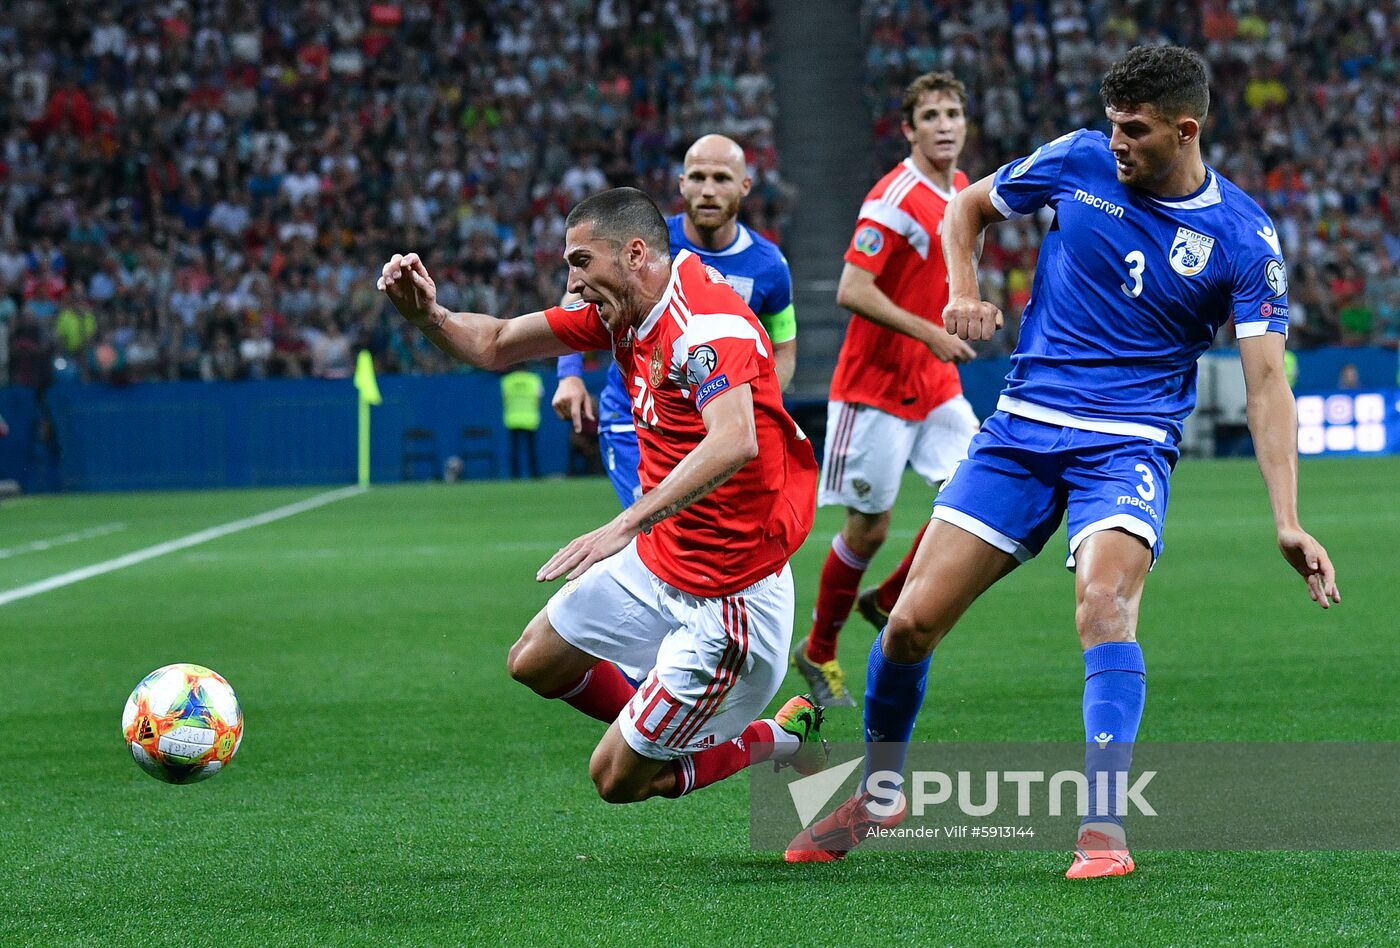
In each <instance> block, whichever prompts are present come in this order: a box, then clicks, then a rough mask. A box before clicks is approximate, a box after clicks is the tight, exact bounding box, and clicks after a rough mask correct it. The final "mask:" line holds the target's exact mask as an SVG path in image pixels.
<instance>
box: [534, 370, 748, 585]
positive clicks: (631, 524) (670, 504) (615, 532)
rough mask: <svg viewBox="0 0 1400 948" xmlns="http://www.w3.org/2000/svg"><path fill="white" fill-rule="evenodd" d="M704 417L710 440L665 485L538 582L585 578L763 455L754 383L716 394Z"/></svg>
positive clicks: (581, 541)
mask: <svg viewBox="0 0 1400 948" xmlns="http://www.w3.org/2000/svg"><path fill="white" fill-rule="evenodd" d="M700 415H701V417H702V418H704V420H705V437H703V438H701V439H700V443H699V444H697V445H696V446H695V447H694V449H692V450H691V452H690V453H689V454H687V455H686V456H685V457H684V458H682V459H681V462H680V463H679V464H677V465H676V466H675V467H674V468H672V470H671V473H670V474H667V475H666V477H665V479H664V480H662V481H661V483H660V484H657V485H656V487H655V488H654V489H652V490H649V491H647V492H646V493H645V494H643V495H642V498H641V499H640V500H638V501H637V502H636V503H635V504H633V505H632V506H630V507H628V508H627V509H626V510H624V511H623V512H622V513H620V514H618V515H617V516H616V517H615V518H613V520H612V521H610V522H609V523H608V524H606V525H605V526H602V527H599V528H598V529H597V530H594V531H593V532H592V533H586V534H584V535H583V536H581V537H579V538H578V539H576V540H574V541H573V542H571V543H569V545H568V546H566V547H564V548H563V549H561V550H560V551H559V552H558V553H555V554H554V556H552V557H550V559H549V562H547V563H545V564H544V565H543V566H541V567H540V569H539V572H538V573H536V574H535V578H536V579H537V580H539V581H540V582H542V583H543V582H549V581H550V580H552V579H558V578H559V577H560V576H563V577H565V578H567V579H574V578H575V577H578V576H582V575H583V572H584V570H586V569H588V567H590V566H592V565H593V564H594V563H596V562H598V561H599V560H603V559H607V558H608V557H609V556H612V555H613V554H614V553H616V552H617V551H619V550H621V549H623V548H624V547H626V546H627V544H629V543H631V542H632V540H633V538H634V537H636V536H637V534H639V533H641V532H643V531H644V530H650V529H651V528H652V527H654V526H655V525H656V524H658V523H660V522H661V521H663V520H665V519H666V518H667V517H670V516H672V515H674V514H676V513H679V512H680V511H682V510H684V509H685V508H686V507H689V506H690V505H691V504H693V503H695V502H696V501H697V500H699V499H700V498H701V497H704V496H705V495H706V494H708V493H710V491H712V490H714V489H715V488H716V487H718V486H719V485H721V484H723V483H724V482H725V481H727V480H729V478H731V477H733V476H734V474H735V473H736V472H737V471H738V470H739V468H741V467H743V466H744V465H745V464H747V463H749V462H750V461H752V460H753V459H754V458H756V457H758V433H757V430H756V428H755V425H754V417H753V390H752V389H751V388H750V387H749V385H748V383H745V384H743V385H736V386H734V387H733V388H731V389H729V390H728V391H726V392H724V393H723V394H720V395H716V396H714V397H713V398H711V399H710V400H709V401H708V402H706V403H705V407H704V408H703V409H701V411H700Z"/></svg>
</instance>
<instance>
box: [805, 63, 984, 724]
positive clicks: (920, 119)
mask: <svg viewBox="0 0 1400 948" xmlns="http://www.w3.org/2000/svg"><path fill="white" fill-rule="evenodd" d="M966 105H967V93H966V91H965V90H964V88H963V84H962V83H961V82H959V81H958V80H957V79H955V78H953V76H952V75H951V74H949V73H946V72H935V73H928V74H926V75H923V76H920V77H919V78H917V79H915V80H914V81H913V82H912V83H910V84H909V87H908V88H907V89H906V90H905V92H904V102H903V111H904V121H903V129H904V137H905V138H906V139H908V141H909V146H910V148H909V157H908V158H906V159H905V160H904V161H902V162H900V163H899V164H898V165H896V166H895V167H894V169H893V170H892V171H890V173H889V174H887V175H885V176H884V177H883V178H881V179H880V182H879V183H878V184H876V185H875V187H873V188H871V190H870V193H869V194H868V195H867V196H866V199H865V203H864V204H862V205H861V209H860V219H859V220H857V221H856V230H855V236H854V237H853V238H852V239H851V245H850V247H848V248H847V249H846V258H845V259H846V266H845V269H844V270H842V272H841V282H840V285H839V287H838V289H837V291H836V299H837V302H838V303H839V304H840V305H841V306H843V307H846V308H848V309H850V310H852V312H853V313H854V315H852V316H851V322H850V325H849V327H848V328H847V330H846V341H845V343H844V344H843V345H842V346H841V356H840V360H839V361H838V362H837V365H836V374H835V376H834V377H833V378H832V380H831V400H830V403H829V404H828V407H827V426H826V459H825V462H824V464H823V466H822V473H821V490H820V493H819V494H818V502H819V503H820V504H822V505H823V506H827V505H832V504H841V505H843V506H844V507H845V508H846V522H845V525H844V526H843V527H842V528H841V532H840V533H838V534H837V535H836V538H835V539H834V540H833V541H832V543H831V552H829V553H828V554H827V557H826V564H825V565H824V566H823V567H822V573H821V585H820V587H819V589H818V592H817V607H816V610H815V611H814V614H813V616H812V631H811V633H810V634H809V635H808V636H807V638H806V639H805V640H803V641H802V642H800V643H798V646H797V648H796V649H795V650H794V651H793V654H792V660H793V664H794V665H796V666H797V669H798V670H799V671H800V672H802V675H803V677H804V678H806V679H807V681H808V683H809V684H810V685H811V687H812V689H813V694H814V696H815V697H816V699H817V700H818V701H819V702H821V703H822V704H824V705H827V706H831V705H846V706H852V705H854V704H855V702H854V701H853V700H852V698H851V695H850V692H849V691H848V690H847V689H846V685H845V676H844V675H843V673H842V671H841V666H840V664H839V663H838V662H837V660H836V640H837V636H838V635H839V634H840V631H841V626H842V625H843V624H845V621H846V617H847V616H849V615H850V613H851V605H852V604H853V603H854V602H855V600H856V591H857V590H858V589H859V588H860V580H861V577H862V576H863V575H865V570H866V567H867V566H869V564H870V560H871V558H872V557H874V555H875V553H876V552H877V551H878V550H879V549H880V547H881V546H882V545H883V544H884V542H885V536H886V534H887V532H888V531H889V524H890V508H891V507H893V506H894V501H895V498H896V497H897V496H898V494H899V482H900V480H901V478H902V477H903V474H904V467H905V465H906V464H909V465H911V466H912V467H913V468H914V470H915V471H917V472H918V473H919V474H920V475H922V476H923V478H924V479H925V480H926V481H928V483H929V484H930V485H931V486H932V485H936V484H938V483H939V482H941V481H943V480H944V479H946V478H947V477H948V475H949V474H950V473H951V472H952V470H953V466H954V465H955V464H957V462H958V461H960V460H962V458H963V457H964V456H965V455H966V454H967V446H968V443H969V442H970V441H971V440H972V436H973V435H974V434H976V433H977V417H976V415H974V414H973V412H972V406H971V405H969V404H968V402H967V399H965V398H963V395H962V382H961V380H960V379H959V378H958V370H957V368H956V363H959V362H966V361H967V360H969V359H971V358H972V357H973V355H974V353H973V350H972V348H971V347H970V346H968V345H967V343H965V342H963V341H962V340H961V339H958V338H956V337H953V336H950V335H949V334H948V333H946V332H944V331H943V307H944V305H946V304H947V302H948V271H947V267H945V266H944V263H943V251H942V247H941V246H940V243H939V234H940V232H941V230H942V226H943V210H944V208H946V207H947V206H948V202H949V201H951V200H952V199H953V195H954V194H955V193H956V192H957V191H959V190H960V189H962V188H965V187H967V176H966V175H965V174H963V173H962V172H961V171H959V170H957V161H958V155H959V153H960V152H961V151H962V147H963V142H964V141H965V140H966V138H967V117H966V111H965V109H966ZM925 528H927V525H925ZM922 538H923V531H922V530H921V531H920V532H919V535H918V536H917V537H915V538H914V543H913V545H912V546H911V547H910V549H909V553H908V554H907V555H906V556H905V558H904V562H902V563H901V564H900V565H899V567H898V568H897V569H896V570H895V571H894V573H893V574H891V575H890V576H889V578H888V579H886V580H885V581H884V582H883V583H882V584H880V586H879V587H876V588H872V589H869V590H866V591H865V592H864V593H862V594H861V596H860V607H861V612H862V614H864V615H865V617H866V618H867V619H869V620H870V622H871V624H873V625H874V626H875V628H876V629H880V628H882V627H883V626H884V624H885V619H886V617H887V616H888V614H889V611H890V609H891V608H893V606H894V603H895V601H896V600H897V599H898V598H899V593H900V590H901V589H903V588H904V579H905V577H906V576H907V575H908V573H909V564H910V562H911V561H912V559H913V556H914V551H915V550H917V549H918V548H919V540H921V539H922Z"/></svg>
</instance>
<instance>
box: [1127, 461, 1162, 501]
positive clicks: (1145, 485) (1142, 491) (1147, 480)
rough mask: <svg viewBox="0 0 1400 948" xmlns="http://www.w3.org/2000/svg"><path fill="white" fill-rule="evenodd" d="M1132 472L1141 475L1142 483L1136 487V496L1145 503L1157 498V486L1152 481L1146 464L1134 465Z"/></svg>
mask: <svg viewBox="0 0 1400 948" xmlns="http://www.w3.org/2000/svg"><path fill="white" fill-rule="evenodd" d="M1133 470H1135V471H1137V472H1138V473H1139V474H1141V475H1142V483H1141V484H1139V485H1138V486H1137V492H1138V496H1139V497H1141V498H1142V499H1143V500H1146V501H1150V500H1152V498H1153V497H1156V496H1157V484H1156V482H1155V481H1153V480H1152V468H1150V467H1148V466H1147V465H1146V464H1136V465H1134V466H1133Z"/></svg>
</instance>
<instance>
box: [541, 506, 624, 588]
mask: <svg viewBox="0 0 1400 948" xmlns="http://www.w3.org/2000/svg"><path fill="white" fill-rule="evenodd" d="M625 513H626V512H625V511H624V512H623V513H622V514H619V515H618V516H616V517H614V518H613V519H612V520H611V521H610V522H609V523H607V524H605V525H604V526H601V527H599V528H598V529H597V530H594V531H593V532H592V533H585V534H584V535H583V536H581V537H579V538H578V539H576V540H573V541H571V542H570V543H569V545H568V546H566V547H564V548H563V549H562V550H560V551H559V552H558V553H555V554H554V555H553V556H551V557H550V558H549V562H548V563H545V564H544V565H543V566H541V567H540V569H539V572H537V573H535V579H536V580H537V581H538V582H541V583H547V582H550V581H551V580H555V579H558V578H559V577H560V576H563V577H564V578H565V579H577V578H578V577H580V576H582V575H583V573H584V571H585V570H586V569H588V567H590V566H592V565H593V564H594V563H596V562H598V561H599V560H605V559H607V558H608V557H610V556H612V555H613V554H614V553H616V552H617V551H618V550H621V549H623V548H624V547H626V546H627V544H629V543H631V542H632V539H633V538H634V537H635V536H636V535H637V531H636V529H635V528H633V527H629V526H627V525H626V524H625V523H623V517H624V516H625Z"/></svg>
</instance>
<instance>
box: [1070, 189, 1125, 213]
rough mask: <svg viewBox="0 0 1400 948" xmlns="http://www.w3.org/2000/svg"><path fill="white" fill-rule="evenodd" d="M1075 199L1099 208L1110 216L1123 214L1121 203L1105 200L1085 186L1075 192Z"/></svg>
mask: <svg viewBox="0 0 1400 948" xmlns="http://www.w3.org/2000/svg"><path fill="white" fill-rule="evenodd" d="M1074 199H1075V200H1076V201H1079V202H1080V203H1082V204H1087V205H1089V206H1090V207H1095V208H1098V209H1099V210H1101V211H1103V212H1104V213H1105V214H1107V215H1108V216H1109V217H1122V216H1123V206H1122V205H1121V204H1114V203H1113V202H1112V201H1105V200H1104V199H1103V198H1101V197H1099V196H1098V195H1096V194H1090V193H1089V192H1088V191H1085V190H1084V189H1083V188H1079V189H1078V190H1076V191H1075V192H1074Z"/></svg>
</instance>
